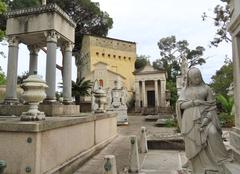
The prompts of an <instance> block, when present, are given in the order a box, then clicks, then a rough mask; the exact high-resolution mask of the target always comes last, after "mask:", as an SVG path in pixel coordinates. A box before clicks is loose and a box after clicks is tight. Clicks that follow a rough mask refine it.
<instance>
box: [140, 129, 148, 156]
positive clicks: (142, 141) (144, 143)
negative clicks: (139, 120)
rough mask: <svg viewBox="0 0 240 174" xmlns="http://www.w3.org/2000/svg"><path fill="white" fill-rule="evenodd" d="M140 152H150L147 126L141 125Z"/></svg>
mask: <svg viewBox="0 0 240 174" xmlns="http://www.w3.org/2000/svg"><path fill="white" fill-rule="evenodd" d="M140 152H141V153H147V152H148V145H147V135H146V128H145V127H141V133H140Z"/></svg>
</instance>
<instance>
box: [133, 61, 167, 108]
mask: <svg viewBox="0 0 240 174" xmlns="http://www.w3.org/2000/svg"><path fill="white" fill-rule="evenodd" d="M134 75H135V110H136V111H144V112H145V111H147V110H151V109H153V110H155V112H159V111H160V110H161V109H164V108H167V107H168V105H169V101H168V99H167V97H166V94H167V90H166V72H165V70H156V69H154V68H153V67H152V66H151V65H150V64H148V65H146V66H145V67H144V68H143V69H140V70H137V71H135V72H134Z"/></svg>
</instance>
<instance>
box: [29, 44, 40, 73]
mask: <svg viewBox="0 0 240 174" xmlns="http://www.w3.org/2000/svg"><path fill="white" fill-rule="evenodd" d="M28 49H29V51H30V60H29V75H33V74H34V72H37V71H38V68H37V66H38V52H39V50H40V49H39V48H38V47H37V46H36V45H29V46H28Z"/></svg>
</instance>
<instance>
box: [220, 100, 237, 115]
mask: <svg viewBox="0 0 240 174" xmlns="http://www.w3.org/2000/svg"><path fill="white" fill-rule="evenodd" d="M217 101H218V102H219V103H221V105H222V108H223V110H224V112H225V113H227V114H228V115H233V112H232V111H233V110H232V109H233V106H234V100H233V97H224V96H223V95H218V96H217Z"/></svg>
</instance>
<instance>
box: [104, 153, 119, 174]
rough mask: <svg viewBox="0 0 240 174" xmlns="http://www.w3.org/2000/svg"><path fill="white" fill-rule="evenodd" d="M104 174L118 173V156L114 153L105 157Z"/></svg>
mask: <svg viewBox="0 0 240 174" xmlns="http://www.w3.org/2000/svg"><path fill="white" fill-rule="evenodd" d="M103 168H104V172H103V174H117V166H116V158H115V156H114V155H106V156H105V157H104V166H103Z"/></svg>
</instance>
